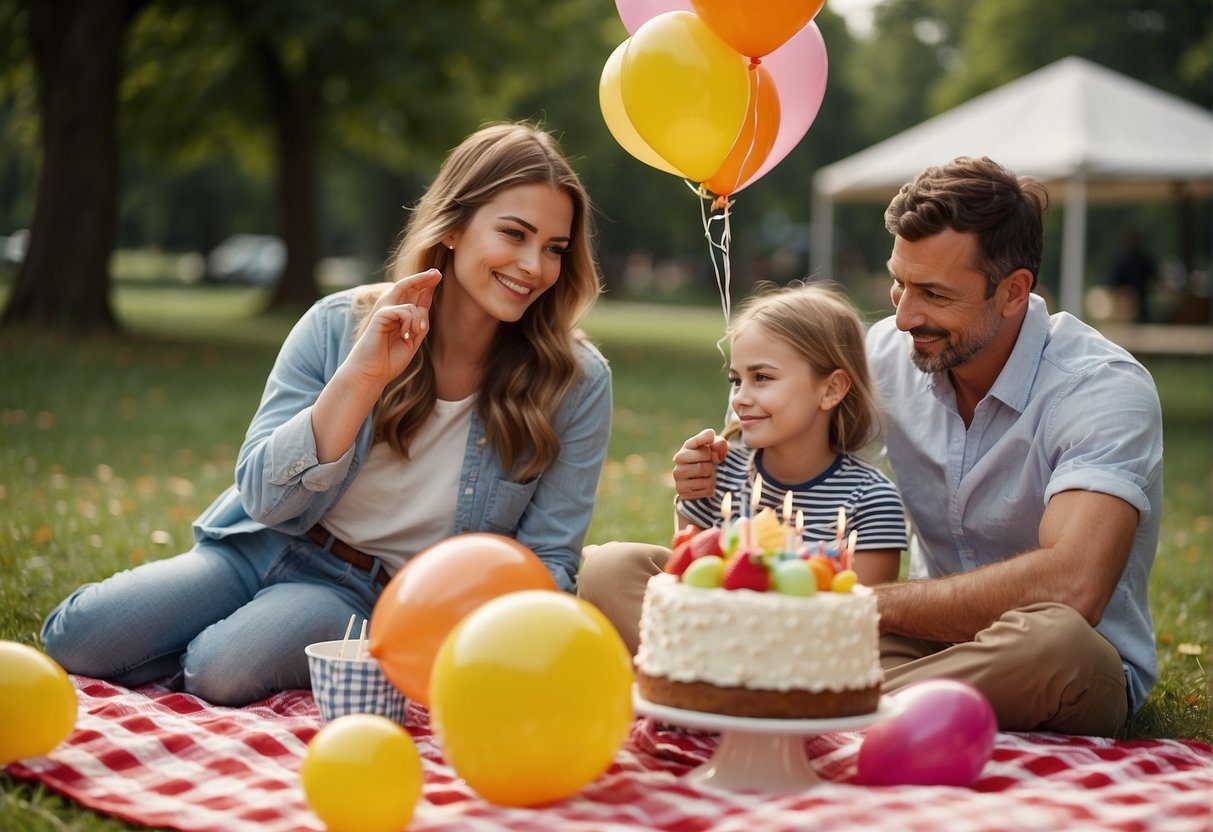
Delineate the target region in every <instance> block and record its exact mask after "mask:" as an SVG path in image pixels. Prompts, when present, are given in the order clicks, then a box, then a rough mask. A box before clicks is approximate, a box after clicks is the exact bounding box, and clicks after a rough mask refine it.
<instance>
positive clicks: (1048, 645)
mask: <svg viewBox="0 0 1213 832" xmlns="http://www.w3.org/2000/svg"><path fill="white" fill-rule="evenodd" d="M669 555H670V550H669V549H667V548H665V547H664V546H656V545H652V544H645V543H606V544H603V545H601V546H588V547H586V549H585V552H584V554H583V560H582V566H581V573H580V576H579V577H578V590H577V592H578V595H580V596H581V597H582V598H584V599H585V600H587V601H589V602H590V603H592V604H594V606H596V607H597V608H598V609H599V610H601V611H602V612H603V614H604V615H606V617H607V618H608V619H610V620H611V622H612V623H613V624H614V625H615V627H616V628H617V629H618V630H619V634H620V635H621V636H623V641H624V643H625V644H626V645H627V647H628V649H629V650H630V651H632V653H633V654H635V652H636V647H637V645H638V644H639V641H640V635H639V627H640V607H641V602H642V601H643V599H644V588H645V585H646V584H647V583H648V581H649V578H651V577H652V576H653V575H656V574H657V573H658V572H660V571H661V569H662V567H663V566H664V565H665V562H666V560H667V559H668V558H669ZM880 660H881V666H882V667H883V668H884V671H885V681H884V688H883V689H884V692H885V693H895V692H896V691H898V690H900V689H901V688H904V687H905V686H906V685H911V684H914V683H915V682H921V681H923V680H925V679H938V678H951V679H961V680H963V681H966V682H969V683H970V684H972V685H974V686H976V687H977V688H978V689H980V690H981V691H982V693H984V694H985V695H986V697H987V698H988V699H989V700H990V704H991V705H993V706H994V712H995V714H997V716H998V727H999V728H1000V729H1001V730H1003V731H1058V732H1061V733H1066V734H1088V735H1095V736H1112V735H1114V734H1115V733H1116V732H1117V731H1118V730H1120V728H1121V727H1122V726H1123V725H1124V723H1125V719H1126V718H1127V716H1128V697H1127V694H1126V686H1127V685H1126V681H1125V673H1124V667H1123V666H1122V665H1121V661H1120V655H1119V654H1118V653H1117V652H1116V648H1114V647H1113V646H1112V645H1111V644H1110V643H1109V642H1108V641H1107V640H1106V639H1105V638H1104V637H1103V636H1101V635H1100V634H1099V633H1098V632H1096V631H1095V630H1094V628H1092V627H1091V626H1090V625H1089V624H1087V622H1086V621H1085V620H1084V619H1083V617H1082V616H1080V615H1079V614H1078V613H1077V612H1075V611H1074V610H1073V609H1072V608H1070V607H1068V606H1066V605H1064V604H1056V603H1041V604H1032V605H1030V606H1027V607H1022V608H1020V609H1016V610H1011V611H1009V612H1007V613H1006V614H1004V615H1003V616H1001V617H1000V618H999V619H998V620H997V621H994V622H993V623H992V624H991V625H990V626H989V627H987V628H986V629H984V630H982V631H981V632H980V633H978V634H977V636H976V638H974V639H973V640H972V641H966V642H961V643H959V644H947V643H942V642H935V641H925V640H923V639H914V638H907V637H905V636H897V635H885V636H882V637H881V639H880Z"/></svg>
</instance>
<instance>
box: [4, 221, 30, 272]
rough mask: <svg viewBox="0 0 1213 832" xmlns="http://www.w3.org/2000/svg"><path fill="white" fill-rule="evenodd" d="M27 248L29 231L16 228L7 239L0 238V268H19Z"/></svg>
mask: <svg viewBox="0 0 1213 832" xmlns="http://www.w3.org/2000/svg"><path fill="white" fill-rule="evenodd" d="M28 247H29V229H28V228H18V229H17V230H16V231H14V232H13V233H12V234H10V235H8V236H7V237H0V268H2V267H5V266H20V265H21V262H22V261H23V260H25V251H26V249H27V248H28Z"/></svg>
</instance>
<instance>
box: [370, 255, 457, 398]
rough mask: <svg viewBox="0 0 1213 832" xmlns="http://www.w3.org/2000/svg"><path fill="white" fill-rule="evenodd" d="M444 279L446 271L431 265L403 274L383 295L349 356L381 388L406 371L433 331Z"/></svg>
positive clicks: (376, 303)
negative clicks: (434, 307) (436, 302)
mask: <svg viewBox="0 0 1213 832" xmlns="http://www.w3.org/2000/svg"><path fill="white" fill-rule="evenodd" d="M441 280H442V273H441V272H440V271H438V270H437V269H430V270H429V271H424V272H421V273H420V274H413V275H409V276H408V277H402V278H400V279H399V280H397V281H396V282H395V283H393V284H392V285H391V287H390V288H388V289H387V290H386V291H385V292H384V293H383V294H382V295H380V297H379V300H378V301H376V302H375V307H374V309H372V310H371V315H370V320H369V321H368V322H367V327H366V329H365V330H364V331H363V333H362V335H360V336H359V338H358V341H357V342H356V343H355V344H354V349H353V351H352V352H351V353H350V357H349V358H348V359H347V361H349V362H352V364H351V369H355V368H356V369H357V372H358V373H359V374H360V375H361V376H362V377H363V378H365V379H367V380H368V381H371V382H372V383H374V384H375V385H377V386H378V387H379V388H380V389H381V390H382V388H383V387H384V386H386V385H387V383H388V382H390V381H391V380H392V379H394V378H396V376H398V375H400V374H401V373H402V372H404V369H405V368H406V367H408V365H409V362H410V361H412V360H413V356H414V355H416V354H417V350H418V349H420V348H421V342H422V341H423V340H424V339H425V336H426V333H428V332H429V329H430V304H431V302H432V301H433V299H434V287H435V286H437V285H438V283H439V281H441Z"/></svg>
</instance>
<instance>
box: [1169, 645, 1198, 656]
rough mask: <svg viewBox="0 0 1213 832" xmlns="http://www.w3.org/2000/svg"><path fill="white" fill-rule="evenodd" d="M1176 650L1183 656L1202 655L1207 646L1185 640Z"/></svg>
mask: <svg viewBox="0 0 1213 832" xmlns="http://www.w3.org/2000/svg"><path fill="white" fill-rule="evenodd" d="M1175 651H1176V652H1177V653H1179V654H1180V655H1182V656H1201V655H1204V652H1205V648H1203V647H1201V646H1200V645H1199V644H1189V643H1188V642H1184V643H1183V644H1180V645H1179V646H1178V647H1176V648H1175Z"/></svg>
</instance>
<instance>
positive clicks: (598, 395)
mask: <svg viewBox="0 0 1213 832" xmlns="http://www.w3.org/2000/svg"><path fill="white" fill-rule="evenodd" d="M357 291H359V290H358V289H351V290H346V291H344V292H338V293H336V294H333V295H329V296H328V297H325V298H323V299H321V300H320V301H319V302H317V303H316V304H315V305H314V306H313V307H312V308H311V309H310V310H308V312H307V313H306V314H305V315H304V316H303V317H302V318H301V319H300V320H299V322H298V323H297V324H296V325H295V327H294V328H293V329H292V330H291V333H290V335H288V336H287V339H286V341H285V342H284V344H283V346H282V350H281V351H280V352H279V354H278V358H277V360H276V361H275V363H274V368H273V370H272V371H271V372H270V376H269V379H268V380H267V381H266V385H265V392H264V393H263V394H262V397H261V404H260V406H259V407H258V408H257V413H256V415H254V416H253V421H252V424H250V425H249V429H248V434H247V435H246V436H245V439H244V444H243V445H242V446H241V448H240V454H239V456H238V458H237V460H236V483H235V485H233V486H232V487H231V488H229V489H227V490H226V491H225V492H224V493H223V494H221V495H220V496H219V497H218V499H216V500H215V502H214V503H212V504H211V506H210V507H209V508H208V509H206V511H204V512H203V513H202V515H201V516H200V517H199V518H198V519H197V520H196V521H195V522H194V538H195V540H198V541H202V540H204V539H212V540H215V539H221V538H224V537H226V536H228V535H232V534H241V533H246V532H255V531H258V530H260V529H263V528H265V527H266V526H270V527H273V528H275V529H277V530H278V531H281V532H285V533H287V534H292V535H299V536H302V535H303V534H305V533H306V532H307V530H308V529H310V528H311V527H312V526H313V525H315V524H316V523H317V522H319V521H320V520H321V518H323V517H324V516H325V515H326V514H327V513H328V512H329V511H330V510H331V509H332V508H333V506H334V505H336V503H337V501H338V500H339V499H340V498H341V495H342V494H343V493H344V492H345V489H346V488H347V487H348V486H349V484H350V483H351V482H352V481H353V479H354V477H356V476H357V475H358V470H359V468H360V467H361V465H362V462H363V461H364V460H365V459H366V457H367V454H368V452H369V450H370V446H371V434H372V431H371V419H370V417H369V416H368V417H367V420H366V422H365V423H364V424H363V425H362V428H361V429H360V430H359V432H358V437H357V439H356V440H355V442H354V446H353V447H352V448H350V450H348V451H347V452H346V453H345V455H344V456H342V457H341V458H340V459H338V460H337V461H335V462H329V463H324V464H321V463H320V462H319V461H318V460H317V458H316V436H315V434H314V433H313V431H312V406H313V405H314V404H315V402H316V399H317V398H318V397H319V395H320V391H321V390H322V389H323V388H324V385H325V384H327V383H328V381H329V379H331V378H332V377H333V374H334V373H335V372H336V371H337V368H338V367H339V366H340V365H341V362H342V361H343V360H345V357H346V356H347V355H348V354H349V352H350V349H351V348H352V346H353V340H354V336H353V330H354V325H355V321H354V319H353V312H352V309H351V302H352V297H353V295H354V293H355V292H357ZM577 356H578V359H579V361H580V363H581V369H582V374H581V376H580V377H579V378H578V379H577V380H576V381H575V382H574V383H573V385H572V387H571V388H570V389H569V392H568V393H567V394H566V396H565V398H564V401H563V403H562V404H561V406H560V410H559V412H558V413H557V416H556V422H555V428H556V432H557V435H558V436H559V438H560V455H559V457H558V458H557V459H556V460H555V462H553V463H552V464H551V465H550V466H549V467H548V468H547V470H545V471H544V472H543V473H542V474H541V475H540V476H538V477H536V478H534V479H532V480H530V481H529V482H525V483H518V482H513V481H511V480H510V479H509V478H508V477H507V475H506V472H505V471H504V470H503V467H502V464H501V461H500V459H499V458H498V455H497V454H496V453H495V451H494V449H493V448H492V447H490V446H489V445H488V440H487V439H486V438H485V435H484V422H483V421H482V420H481V418H480V416H479V414H478V413H477V412H476V411H475V410H473V413H472V423H471V428H470V430H469V431H468V438H467V448H466V449H465V451H464V457H463V466H462V469H461V471H460V474H459V493H458V494H456V495H453V496H454V497H455V522H454V525H453V527H452V528H451V534H452V535H455V534H459V533H462V532H494V533H497V534H502V535H506V536H509V537H512V538H515V539H516V540H518V542H519V543H522V544H523V545H525V546H527V547H528V548H529V549H531V551H533V552H534V553H535V554H536V555H538V556H539V558H540V559H541V560H542V561H543V563H544V564H545V565H546V566H547V568H548V570H549V571H550V572H551V573H552V576H553V578H554V579H555V581H556V585H557V586H558V587H560V588H561V589H563V590H566V591H572V590H573V589H574V587H575V585H576V575H577V567H578V565H579V563H580V560H581V546H582V543H583V541H584V539H585V533H586V529H587V528H588V527H589V524H590V515H591V513H592V512H593V508H594V497H595V493H596V491H597V488H598V477H599V474H600V473H601V470H602V464H603V459H604V458H605V456H606V449H607V441H608V439H609V438H610V428H611V371H610V367H609V366H608V365H607V362H606V359H604V358H603V357H602V355H601V354H600V353H599V352H598V350H596V349H595V348H594V347H593V346H591V345H590V344H588V343H585V342H580V343H579V345H578V350H577ZM397 499H407V495H392V494H385V495H384V500H385V502H387V503H389V504H390V503H391V502H392V501H393V500H397Z"/></svg>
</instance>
